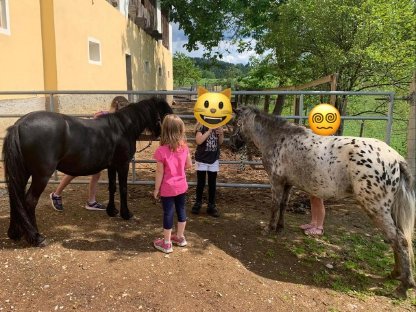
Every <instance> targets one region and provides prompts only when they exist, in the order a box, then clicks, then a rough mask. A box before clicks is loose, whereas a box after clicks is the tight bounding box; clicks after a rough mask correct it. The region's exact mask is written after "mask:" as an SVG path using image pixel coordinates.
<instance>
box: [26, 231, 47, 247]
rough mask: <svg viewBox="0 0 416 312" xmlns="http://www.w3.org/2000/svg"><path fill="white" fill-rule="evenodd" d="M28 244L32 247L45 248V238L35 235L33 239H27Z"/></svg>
mask: <svg viewBox="0 0 416 312" xmlns="http://www.w3.org/2000/svg"><path fill="white" fill-rule="evenodd" d="M28 243H29V244H30V245H32V246H33V247H45V246H46V238H45V236H43V235H40V234H36V236H35V238H33V239H28Z"/></svg>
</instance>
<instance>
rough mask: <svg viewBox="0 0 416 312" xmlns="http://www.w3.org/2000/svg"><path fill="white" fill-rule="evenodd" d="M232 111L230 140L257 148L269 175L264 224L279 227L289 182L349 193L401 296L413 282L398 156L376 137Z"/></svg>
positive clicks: (407, 176)
mask: <svg viewBox="0 0 416 312" xmlns="http://www.w3.org/2000/svg"><path fill="white" fill-rule="evenodd" d="M235 113H236V116H235V128H234V132H233V134H232V136H231V139H230V143H231V146H232V147H234V149H239V148H241V147H242V146H243V145H244V143H245V141H247V140H251V141H252V142H253V143H254V144H255V145H256V146H257V148H258V149H259V150H260V152H261V153H262V161H263V165H264V168H265V170H266V171H267V174H268V176H269V179H270V183H271V187H272V204H273V205H272V209H271V218H270V223H269V230H276V231H278V230H280V229H282V228H283V224H284V212H285V207H286V205H287V202H288V199H289V192H290V190H291V188H292V186H296V187H297V188H299V189H301V190H303V191H305V192H307V193H309V194H311V195H314V196H317V197H320V198H323V199H328V198H343V197H350V196H352V197H353V198H355V199H356V200H357V202H358V203H359V205H360V206H361V207H362V208H363V209H364V210H365V211H366V213H367V214H368V215H369V217H370V218H371V219H372V220H373V221H374V223H375V224H376V226H377V227H378V228H380V229H381V230H382V231H383V233H384V234H385V236H386V237H387V239H388V241H389V242H390V244H391V246H392V247H393V251H394V258H395V266H394V270H393V272H392V274H391V276H393V277H395V278H398V279H399V280H400V281H401V284H400V285H399V287H398V288H397V290H396V291H397V294H398V295H400V296H401V297H405V296H406V291H407V289H409V288H412V287H413V288H414V287H415V281H414V279H413V275H412V269H413V267H414V255H413V248H412V234H413V230H414V225H415V193H414V190H413V188H412V185H413V182H412V176H411V173H410V172H409V170H408V167H407V163H406V161H405V160H404V158H403V157H402V156H400V155H399V154H398V153H397V152H396V151H395V150H393V149H392V148H391V147H389V146H388V145H387V144H385V143H384V142H381V141H379V140H376V139H370V138H356V137H336V136H319V135H316V134H314V133H313V132H312V131H311V130H309V129H306V128H305V127H303V126H299V125H295V124H293V123H290V122H288V121H286V120H284V119H282V118H279V117H276V116H271V115H266V114H264V113H261V112H259V111H258V110H257V109H254V108H250V107H243V108H239V109H237V110H236V111H235ZM279 208H280V212H279V219H278V220H276V219H277V211H278V209H279Z"/></svg>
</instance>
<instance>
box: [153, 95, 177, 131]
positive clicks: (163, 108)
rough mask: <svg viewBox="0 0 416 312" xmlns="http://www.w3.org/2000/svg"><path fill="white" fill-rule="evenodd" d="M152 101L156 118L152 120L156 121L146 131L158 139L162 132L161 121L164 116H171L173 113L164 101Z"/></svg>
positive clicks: (155, 99)
mask: <svg viewBox="0 0 416 312" xmlns="http://www.w3.org/2000/svg"><path fill="white" fill-rule="evenodd" d="M153 101H154V105H155V108H156V113H157V116H156V117H155V118H154V119H153V120H156V122H155V123H153V124H151V125H150V127H148V130H149V131H150V132H151V133H152V134H153V136H155V137H156V138H158V137H159V136H160V134H161V132H162V122H163V119H164V118H165V116H166V115H169V114H173V111H172V108H171V107H170V105H169V104H168V103H167V102H166V101H165V100H162V99H157V98H154V99H153Z"/></svg>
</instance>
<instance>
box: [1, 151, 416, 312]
mask: <svg viewBox="0 0 416 312" xmlns="http://www.w3.org/2000/svg"><path fill="white" fill-rule="evenodd" d="M145 153H148V155H147V157H149V154H150V153H151V150H149V151H146V152H145ZM223 157H225V158H227V157H231V158H232V159H236V158H235V156H232V155H230V154H229V153H228V152H227V151H226V150H224V153H223ZM233 157H234V158H233ZM142 158H143V157H142ZM144 158H146V157H144ZM153 167H154V164H145V165H137V169H138V174H139V176H140V178H142V179H148V180H151V179H153V178H154V169H152V168H153ZM229 167H230V168H228V167H226V166H224V167H222V169H221V172H220V174H219V182H232V181H239V182H240V183H242V182H243V181H248V182H254V183H260V182H265V181H266V176H265V173H264V172H263V171H261V170H260V171H259V170H254V169H252V168H248V169H246V170H245V171H243V172H240V171H239V170H238V169H237V168H236V167H237V166H235V165H234V166H229ZM103 179H104V180H105V179H106V178H105V175H103ZM189 180H190V181H194V180H195V177H194V173H192V172H190V173H189ZM55 186H56V185H54V184H49V185H48V187H47V189H46V190H45V192H44V193H43V194H42V196H41V198H40V201H39V204H38V206H37V212H36V214H37V221H38V227H39V229H40V231H41V233H42V234H44V235H45V236H46V237H47V242H48V245H47V246H46V247H44V248H33V247H29V246H28V245H27V244H26V242H24V241H21V242H14V241H11V240H10V239H8V237H7V228H8V224H9V200H8V196H7V192H6V190H5V189H4V185H0V187H2V188H0V247H1V250H0V311H72V310H78V311H215V312H217V311H256V312H258V311H332V312H335V311H415V310H416V299H415V292H414V290H413V291H409V295H410V298H409V299H406V300H395V299H394V298H393V297H392V296H391V294H390V290H385V289H384V286H385V285H386V284H385V278H384V277H385V276H383V275H380V274H375V273H374V271H372V270H371V267H369V266H367V265H366V263H365V261H364V260H363V261H362V262H361V263H358V268H357V267H353V266H351V265H350V266H345V263H347V261H348V259H349V257H350V254H351V253H352V252H353V251H354V248H355V247H352V249H351V246H343V245H342V244H341V243H340V244H337V245H336V244H334V241H335V239H336V238H343V237H346V236H347V235H350V236H347V237H359V238H360V239H361V238H362V239H361V240H362V243H363V246H371V245H372V244H375V243H380V242H381V243H383V242H382V240H381V239H380V238H379V233H378V232H377V231H376V230H375V229H374V227H373V225H372V223H371V222H370V220H369V219H368V218H367V216H366V215H365V214H364V213H363V212H362V211H361V210H360V209H359V208H358V207H357V206H356V205H355V204H354V203H353V202H351V201H348V200H346V201H337V202H330V201H328V202H326V211H327V216H326V226H325V235H324V238H316V239H315V238H313V239H311V238H307V237H306V236H305V235H304V234H303V233H302V232H301V231H300V229H299V228H298V226H299V225H300V224H303V223H305V222H308V221H309V218H310V215H309V210H308V209H304V206H305V205H307V203H308V198H307V196H306V195H305V194H303V193H301V192H298V191H295V192H294V194H293V196H292V198H291V200H290V205H289V210H288V212H287V213H286V220H285V222H286V227H285V230H284V231H283V232H282V233H281V234H279V235H262V229H263V227H264V226H265V225H266V224H267V222H268V219H269V207H270V202H271V199H270V191H269V190H268V189H235V188H218V199H217V205H218V207H219V209H220V211H221V217H220V218H212V217H210V216H208V215H206V213H205V206H204V210H203V212H202V213H201V214H200V215H198V216H194V215H192V214H190V213H188V223H187V228H186V237H187V240H188V246H186V247H182V248H180V247H176V248H174V252H173V253H172V254H169V255H165V254H163V253H161V252H159V251H157V250H155V249H154V248H153V246H152V241H153V240H154V239H155V238H157V237H161V235H162V210H161V206H160V204H159V203H157V202H156V201H155V200H154V199H153V198H152V196H151V193H152V189H153V188H152V186H150V185H129V188H128V190H129V193H128V199H129V208H130V210H131V211H132V212H133V213H134V215H135V217H134V218H133V219H132V220H129V221H125V220H122V219H121V218H119V217H116V218H110V217H108V216H107V215H106V213H105V212H95V211H87V210H86V209H84V205H85V198H86V192H87V187H86V185H82V184H81V185H80V184H71V185H69V186H68V187H67V189H66V190H65V191H64V194H63V200H64V207H65V211H64V212H62V213H61V212H57V211H55V210H53V209H52V207H51V204H50V202H49V197H48V195H49V193H51V192H52V191H53V190H54V187H55ZM194 194H195V188H194V186H191V187H190V189H189V196H188V203H187V211H188V212H190V208H191V205H192V199H193V195H194ZM106 197H107V190H106V185H105V184H100V186H99V190H98V199H99V200H100V201H103V202H105V200H106ZM299 208H301V209H299ZM299 212H306V213H303V214H302V213H299ZM340 241H342V240H340ZM302 246H308V247H311V246H316V248H315V249H311V250H310V251H306V252H304V254H306V256H300V254H301V253H300V252H299V250H302ZM347 247H349V248H347ZM357 248H358V247H357ZM357 248H356V249H357ZM316 250H320V253H316ZM329 251H331V252H332V253H329ZM386 258H387V259H389V261H390V262H392V261H393V259H392V258H393V256H392V254H391V252H389V253H388V254H387V256H386ZM334 259H335V260H334ZM381 260H383V259H380V261H381ZM359 272H361V273H359ZM362 272H364V273H362ZM324 277H325V279H324ZM341 279H346V280H350V283H349V284H348V287H349V288H350V291H343V290H342V289H341V288H340V287H335V286H337V284H336V281H339V280H341ZM363 279H365V280H366V283H365V284H364V286H362V285H361V286H359V285H355V284H356V283H358V282H360V281H362V280H363ZM338 286H339V283H338ZM395 286H397V282H396V283H395V284H393V288H392V289H394V287H395ZM357 289H358V290H357Z"/></svg>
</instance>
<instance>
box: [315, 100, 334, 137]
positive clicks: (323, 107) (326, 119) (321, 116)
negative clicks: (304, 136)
mask: <svg viewBox="0 0 416 312" xmlns="http://www.w3.org/2000/svg"><path fill="white" fill-rule="evenodd" d="M308 121H309V126H310V128H311V130H312V131H313V132H314V133H316V134H319V135H331V134H334V133H335V132H337V130H338V128H339V125H340V123H341V116H340V115H339V112H338V110H337V109H336V108H335V107H334V106H333V105H330V104H319V105H317V106H315V107H314V108H313V109H312V110H311V111H310V113H309V116H308Z"/></svg>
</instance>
